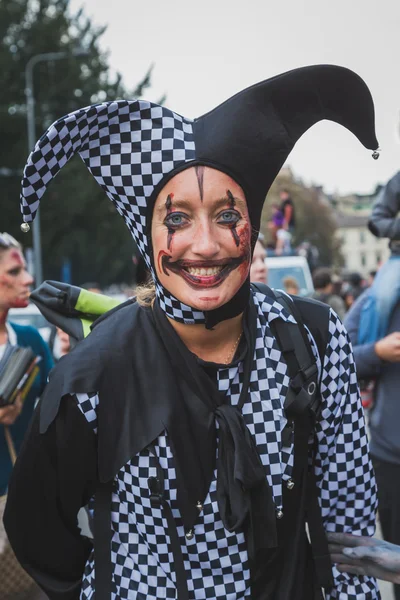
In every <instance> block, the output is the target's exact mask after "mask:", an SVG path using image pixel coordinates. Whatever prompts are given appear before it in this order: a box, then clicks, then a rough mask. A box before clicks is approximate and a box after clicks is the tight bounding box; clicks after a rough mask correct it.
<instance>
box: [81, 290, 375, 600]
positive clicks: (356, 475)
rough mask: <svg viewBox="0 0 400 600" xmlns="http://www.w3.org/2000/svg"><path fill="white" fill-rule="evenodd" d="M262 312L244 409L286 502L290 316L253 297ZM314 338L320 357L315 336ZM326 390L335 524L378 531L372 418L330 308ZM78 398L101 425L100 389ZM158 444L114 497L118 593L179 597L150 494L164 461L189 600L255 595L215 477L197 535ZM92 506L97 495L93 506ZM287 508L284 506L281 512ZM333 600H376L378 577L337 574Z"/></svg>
mask: <svg viewBox="0 0 400 600" xmlns="http://www.w3.org/2000/svg"><path fill="white" fill-rule="evenodd" d="M253 299H254V303H255V305H256V308H257V312H258V319H257V337H256V348H255V353H254V359H253V369H252V375H251V383H250V390H249V396H248V399H247V401H246V402H245V403H244V405H243V409H242V412H243V415H244V418H245V422H246V424H247V427H248V428H249V430H250V432H251V433H252V435H253V436H254V438H255V441H256V444H257V447H258V450H259V453H260V457H261V460H262V463H263V465H264V467H265V472H266V477H267V480H268V482H269V484H270V486H271V487H272V491H273V497H274V501H275V505H276V507H277V509H278V508H281V507H282V484H283V483H284V482H285V480H288V479H289V478H290V477H291V474H292V468H293V444H292V445H291V446H289V447H288V448H287V449H284V448H282V443H281V432H282V429H283V427H284V425H285V423H286V419H285V416H284V411H283V405H284V400H285V396H286V392H287V388H288V384H289V379H288V376H287V368H286V365H285V363H284V362H283V359H282V355H281V353H280V351H279V348H278V346H277V342H276V340H275V338H274V337H273V334H272V331H271V328H270V324H271V322H272V321H273V319H275V318H277V317H278V316H279V317H281V318H283V319H284V320H286V321H292V322H293V320H294V319H293V317H292V316H291V315H289V314H288V313H287V312H286V311H285V309H284V307H283V306H282V305H280V304H279V302H278V301H273V300H272V299H271V298H269V297H266V296H264V295H263V294H260V293H256V294H254V295H253ZM308 335H309V339H310V342H311V345H312V348H313V351H314V353H315V356H316V357H318V351H317V347H316V343H315V340H314V339H313V337H312V335H311V333H310V332H308ZM318 364H319V373H320V390H321V394H322V411H321V418H320V420H319V421H318V423H317V426H316V439H317V452H316V457H315V472H316V476H317V482H318V488H319V490H320V497H319V500H320V505H321V511H322V518H323V522H324V525H325V528H326V529H327V530H328V531H346V532H352V533H355V534H360V535H373V533H374V529H375V509H376V489H375V481H374V475H373V471H372V467H371V463H370V460H369V455H368V442H367V436H366V431H365V425H364V416H363V411H362V408H361V403H360V399H359V393H358V387H357V379H356V373H355V365H354V360H353V356H352V351H351V345H350V342H349V340H348V337H347V333H346V331H345V329H344V327H343V325H342V323H341V322H340V320H339V319H338V317H337V316H336V314H335V313H334V312H333V311H331V313H330V321H329V342H328V345H327V348H326V353H325V356H324V359H323V365H321V363H320V362H319V358H318ZM242 375H243V367H242V364H239V365H238V366H236V367H234V368H229V367H227V368H223V369H220V370H219V372H218V376H217V378H218V387H219V390H220V391H221V392H224V393H225V394H226V396H227V402H231V403H232V404H237V402H238V399H239V395H240V389H241V385H242ZM76 401H77V403H78V406H79V408H80V410H81V411H82V413H83V414H84V415H85V417H86V419H87V421H88V422H89V423H90V425H91V427H93V429H94V430H95V431H96V427H97V420H96V412H97V407H98V403H99V398H98V396H97V395H96V394H92V395H88V394H79V395H77V396H76ZM154 452H155V453H156V455H157V458H156V457H155V456H154V455H153V450H151V449H144V450H142V451H141V452H140V453H139V454H138V455H136V456H134V457H133V458H132V459H131V460H130V461H129V462H128V463H127V464H126V465H125V466H124V467H123V468H122V469H121V470H120V471H119V473H118V474H117V476H116V477H115V481H114V492H113V498H112V502H113V504H112V528H113V538H112V548H111V550H112V562H113V565H114V566H113V595H112V598H113V600H120V599H121V600H122V599H128V600H138V599H142V598H146V599H147V600H153V599H154V600H156V599H157V600H160V599H164V598H176V597H177V592H176V575H175V572H174V569H173V565H174V557H173V555H172V551H171V544H170V539H169V535H168V529H167V522H166V519H165V516H164V514H163V509H162V508H158V507H154V506H153V505H152V504H151V502H150V498H149V488H148V478H149V477H157V463H158V462H159V464H160V465H161V468H162V469H163V472H164V477H165V496H166V498H167V500H168V502H169V503H170V505H171V509H172V513H173V516H174V518H175V522H176V526H177V531H178V535H179V539H180V541H181V548H182V554H183V558H184V564H185V569H186V573H187V581H188V589H189V597H190V598H191V599H195V600H205V599H207V598H212V599H215V600H217V599H221V600H222V599H224V600H226V599H228V600H240V599H242V598H248V597H250V571H249V564H248V556H247V550H246V544H245V540H244V536H243V534H242V533H229V532H228V531H226V530H225V529H224V526H223V523H222V521H221V517H220V514H219V510H218V504H217V499H216V474H215V473H214V478H213V480H212V482H211V486H210V490H209V493H208V496H207V498H206V500H205V502H204V505H203V509H202V511H201V512H200V513H199V517H198V520H197V522H196V526H195V535H194V537H193V538H192V539H191V540H188V539H187V538H186V537H185V531H184V528H183V524H182V519H181V516H180V513H179V509H178V506H177V502H176V495H177V492H176V474H175V467H174V458H173V455H172V452H171V449H170V446H169V443H168V436H167V434H166V433H165V432H164V433H163V434H162V435H160V436H159V438H158V440H157V443H156V444H155V446H154ZM90 509H91V510H92V509H93V499H92V501H91V503H90ZM284 509H285V507H284V506H283V510H284ZM94 567H95V565H94V556H93V553H92V554H91V555H90V557H89V559H88V561H87V564H86V568H85V572H84V575H83V581H82V591H81V600H89V599H91V598H94ZM333 572H334V579H335V586H334V589H333V590H331V591H330V592H328V593H327V594H326V598H327V600H333V599H338V600H376V599H379V598H380V594H379V591H378V589H377V586H376V582H375V580H374V579H372V578H370V577H361V576H360V577H357V576H352V575H348V574H345V573H339V572H338V571H337V570H336V569H335V568H334V569H333Z"/></svg>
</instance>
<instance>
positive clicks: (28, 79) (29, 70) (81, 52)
mask: <svg viewBox="0 0 400 600" xmlns="http://www.w3.org/2000/svg"><path fill="white" fill-rule="evenodd" d="M69 55H70V53H68V52H46V53H43V54H35V56H31V58H30V59H29V60H28V62H27V64H26V67H25V96H26V106H27V112H26V117H27V127H28V146H29V151H31V150H33V147H34V145H35V142H36V131H35V95H34V91H33V68H34V67H35V65H37V64H38V63H40V62H52V61H54V60H61V59H63V58H67V57H68V56H69ZM88 55H89V52H88V51H87V50H85V49H83V48H77V49H76V50H73V51H72V56H88ZM32 234H33V252H34V266H35V284H36V286H38V285H40V284H41V283H42V281H43V269H42V242H41V236H40V217H39V209H38V211H37V213H36V218H35V220H34V221H33V226H32Z"/></svg>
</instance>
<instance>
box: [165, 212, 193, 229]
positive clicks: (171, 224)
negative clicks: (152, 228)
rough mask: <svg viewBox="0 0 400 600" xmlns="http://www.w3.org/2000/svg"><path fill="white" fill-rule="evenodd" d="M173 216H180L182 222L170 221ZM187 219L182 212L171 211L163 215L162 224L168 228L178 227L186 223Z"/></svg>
mask: <svg viewBox="0 0 400 600" xmlns="http://www.w3.org/2000/svg"><path fill="white" fill-rule="evenodd" d="M173 217H182V218H183V222H182V223H173V222H172V219H173ZM187 221H188V217H187V215H185V214H184V213H180V212H173V213H170V214H169V215H167V216H166V217H165V220H164V225H166V227H169V228H170V229H179V228H180V227H183V225H186V223H187Z"/></svg>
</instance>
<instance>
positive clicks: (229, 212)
mask: <svg viewBox="0 0 400 600" xmlns="http://www.w3.org/2000/svg"><path fill="white" fill-rule="evenodd" d="M222 215H231V216H232V217H235V218H234V219H232V220H231V221H218V223H219V224H220V225H233V224H236V223H238V222H239V221H240V219H241V216H240V213H238V211H237V210H233V209H230V210H224V211H222V212H221V213H220V214H219V215H218V218H220V217H222Z"/></svg>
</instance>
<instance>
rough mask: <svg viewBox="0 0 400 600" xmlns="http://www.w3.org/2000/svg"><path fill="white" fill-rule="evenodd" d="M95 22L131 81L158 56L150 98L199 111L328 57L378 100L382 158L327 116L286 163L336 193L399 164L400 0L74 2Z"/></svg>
mask: <svg viewBox="0 0 400 600" xmlns="http://www.w3.org/2000/svg"><path fill="white" fill-rule="evenodd" d="M70 6H71V10H72V12H75V11H76V10H77V9H78V8H80V7H81V6H83V7H84V10H85V14H86V15H87V16H89V17H91V18H92V19H93V22H94V23H95V24H97V25H105V24H106V25H107V26H108V27H107V31H106V33H105V34H104V35H103V38H102V47H103V49H105V50H108V51H109V63H110V66H111V67H112V69H113V70H114V71H119V72H120V73H121V74H122V76H123V80H124V83H125V85H126V86H127V87H128V88H132V89H133V88H134V86H135V84H136V83H137V82H138V81H139V80H140V79H141V77H142V76H143V75H144V73H145V72H146V70H147V69H148V67H149V65H150V64H152V63H154V70H153V76H152V86H151V89H148V90H147V91H146V93H145V99H146V100H150V101H154V102H157V100H159V99H160V98H161V97H162V96H163V94H166V96H167V100H166V102H165V105H166V106H167V107H168V108H170V109H172V110H174V111H175V112H177V113H179V114H182V115H184V116H185V117H189V118H194V117H197V116H200V115H201V114H203V113H205V112H207V111H208V110H210V109H212V108H214V107H215V106H217V105H218V104H220V103H221V102H223V101H224V100H226V99H227V98H229V97H230V96H231V95H233V94H235V93H236V92H238V91H240V90H242V89H243V88H245V87H247V86H250V85H252V84H254V83H257V82H259V81H262V80H264V79H268V78H269V77H272V76H274V75H276V74H278V73H282V72H285V71H288V70H290V69H293V68H296V67H301V66H304V65H310V64H318V63H329V64H337V65H342V66H345V67H348V68H350V69H353V70H354V71H356V72H357V73H358V74H359V75H361V77H363V79H364V80H365V81H366V83H367V84H368V86H369V88H370V90H371V93H372V96H373V98H374V102H375V111H376V130H377V137H378V140H379V144H380V148H381V150H382V152H381V156H380V158H379V159H378V160H377V161H375V160H373V158H372V157H371V151H370V150H366V149H365V148H364V147H363V146H362V145H361V144H360V143H359V142H358V140H357V139H356V138H355V137H354V136H353V134H351V133H350V132H349V131H347V130H346V129H344V128H343V127H341V126H340V125H337V124H334V123H331V122H328V121H323V122H321V123H318V124H317V125H314V127H312V128H311V129H310V130H309V131H308V132H306V133H305V134H304V135H303V137H302V138H301V139H300V140H299V141H298V142H297V144H296V146H295V148H294V149H293V151H292V153H291V154H290V156H289V158H288V161H287V164H288V165H289V166H290V167H291V168H292V170H293V172H294V174H295V175H296V176H297V177H299V178H301V179H302V180H303V181H304V182H305V183H306V184H311V183H313V184H315V185H323V186H324V188H325V190H326V191H327V192H330V193H334V192H337V193H340V194H347V193H361V194H362V193H371V192H373V190H374V189H375V186H376V185H377V184H378V183H385V182H386V181H387V180H388V179H389V178H390V177H391V176H392V175H394V173H396V171H398V170H399V169H400V137H399V135H398V133H397V132H398V129H399V122H400V76H399V72H400V64H399V62H400V61H399V58H400V43H399V32H400V2H399V0H380V1H379V2H378V0H289V1H286V2H285V1H284V0H275V1H271V0H240V1H239V0H200V1H199V2H190V0H168V1H167V0H141V1H138V0H113V1H112V2H110V1H106V0H71V2H70Z"/></svg>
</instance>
